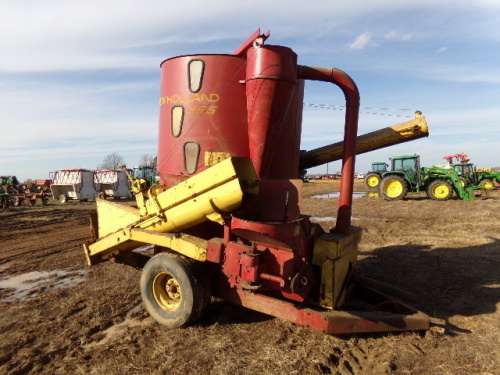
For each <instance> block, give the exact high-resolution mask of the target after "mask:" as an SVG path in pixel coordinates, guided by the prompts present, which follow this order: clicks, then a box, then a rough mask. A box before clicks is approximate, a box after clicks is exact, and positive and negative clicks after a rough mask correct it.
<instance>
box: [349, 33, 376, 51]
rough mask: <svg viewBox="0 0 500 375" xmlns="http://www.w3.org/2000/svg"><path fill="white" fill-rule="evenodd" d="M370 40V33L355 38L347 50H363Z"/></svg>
mask: <svg viewBox="0 0 500 375" xmlns="http://www.w3.org/2000/svg"><path fill="white" fill-rule="evenodd" d="M371 39H372V34H371V33H364V34H361V35H359V36H358V37H356V39H355V40H354V42H352V43H351V44H349V50H350V51H352V50H361V49H365V48H366V46H367V45H368V43H370V40H371Z"/></svg>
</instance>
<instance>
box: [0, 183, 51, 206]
mask: <svg viewBox="0 0 500 375" xmlns="http://www.w3.org/2000/svg"><path fill="white" fill-rule="evenodd" d="M48 189H49V187H48V183H47V181H46V180H36V181H33V180H28V181H26V183H23V184H21V183H19V181H18V180H17V178H16V176H0V195H1V205H2V208H7V207H8V206H10V205H13V206H20V205H22V204H24V203H26V204H27V205H29V206H34V205H35V204H36V202H37V200H40V201H41V203H42V205H46V204H47V202H48V200H49V192H48Z"/></svg>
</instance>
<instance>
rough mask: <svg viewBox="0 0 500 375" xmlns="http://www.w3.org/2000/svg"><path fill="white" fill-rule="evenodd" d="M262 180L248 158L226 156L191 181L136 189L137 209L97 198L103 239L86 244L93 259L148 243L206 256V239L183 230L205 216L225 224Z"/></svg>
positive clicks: (100, 234) (94, 260) (252, 194)
mask: <svg viewBox="0 0 500 375" xmlns="http://www.w3.org/2000/svg"><path fill="white" fill-rule="evenodd" d="M258 189H259V187H258V179H257V175H256V173H255V169H254V167H253V164H252V162H251V160H250V159H249V158H240V157H233V158H229V159H226V160H224V161H222V162H220V163H218V164H215V165H214V166H212V167H210V168H208V169H207V170H205V171H203V172H201V173H199V174H197V175H195V176H193V177H191V178H189V179H188V180H186V181H184V182H182V183H180V184H178V185H176V186H174V187H172V188H170V189H168V190H166V191H163V192H159V190H160V188H159V187H154V188H152V189H150V190H149V192H148V197H149V198H145V196H144V195H143V194H142V193H139V194H136V199H137V205H138V208H134V207H130V206H126V205H123V204H118V203H114V202H110V201H106V200H98V201H97V223H98V236H99V238H98V239H95V240H93V241H90V242H88V243H86V244H85V245H84V248H85V253H86V256H87V259H88V262H89V264H93V263H96V262H98V261H100V260H102V259H105V258H106V257H109V256H110V255H112V254H114V253H116V252H120V251H131V250H133V249H134V248H137V247H139V246H142V245H143V244H144V243H147V244H153V245H159V246H164V247H168V248H171V249H173V250H175V251H177V252H179V253H181V254H184V255H186V256H188V257H190V258H193V259H197V260H204V259H205V257H206V250H205V249H206V246H207V244H206V241H204V240H202V239H198V238H196V237H193V236H188V235H185V234H180V233H179V232H180V231H182V230H184V229H187V228H190V227H192V226H194V225H197V224H200V223H202V222H204V221H206V220H213V221H216V222H218V223H220V224H223V223H224V218H223V216H225V215H226V214H228V213H230V212H233V211H235V210H237V209H238V208H239V207H240V206H241V204H242V202H243V201H244V199H245V198H246V197H247V198H248V197H255V196H256V195H257V193H258Z"/></svg>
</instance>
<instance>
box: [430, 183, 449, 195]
mask: <svg viewBox="0 0 500 375" xmlns="http://www.w3.org/2000/svg"><path fill="white" fill-rule="evenodd" d="M432 194H433V195H434V196H435V197H436V198H446V197H447V196H448V195H449V194H450V188H449V187H448V185H445V184H437V185H436V186H434V188H433V189H432Z"/></svg>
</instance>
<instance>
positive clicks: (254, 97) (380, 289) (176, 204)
mask: <svg viewBox="0 0 500 375" xmlns="http://www.w3.org/2000/svg"><path fill="white" fill-rule="evenodd" d="M268 36H269V33H267V34H261V33H260V30H259V31H257V32H256V33H254V34H253V35H252V36H251V37H250V38H249V39H248V40H247V41H246V42H245V43H244V44H243V45H242V46H241V47H239V48H238V49H237V50H236V51H235V52H234V53H233V54H227V55H214V54H207V55H189V56H180V57H174V58H170V59H168V60H165V61H164V62H163V63H162V64H161V74H162V77H161V97H160V136H159V149H158V172H159V174H160V177H161V182H162V184H163V185H157V186H152V187H150V188H149V189H147V190H146V189H144V190H142V191H141V189H140V187H141V185H140V184H137V185H136V184H134V187H133V189H134V188H136V191H137V190H138V191H137V194H136V195H135V198H136V201H137V207H131V206H128V205H124V204H119V203H117V202H112V201H106V200H101V199H98V200H97V201H96V203H97V211H96V212H95V213H94V214H92V215H91V223H92V232H93V238H92V239H90V240H89V241H87V242H86V243H85V244H84V246H83V247H84V251H85V256H86V258H87V262H88V264H89V265H93V264H96V263H99V262H102V261H106V260H115V261H119V262H122V263H126V264H129V265H132V266H135V267H139V268H143V270H142V276H141V281H140V289H141V295H142V299H143V302H144V304H145V306H146V309H147V310H148V312H149V313H150V314H151V316H152V317H153V318H154V319H155V320H157V321H158V322H159V323H161V324H164V325H166V326H168V327H172V328H177V327H184V326H186V325H189V324H190V323H192V322H194V321H195V320H196V319H197V318H198V317H199V315H200V313H201V312H202V310H203V309H204V308H205V307H206V306H207V304H208V303H209V302H210V297H211V296H216V297H219V298H222V299H223V300H225V301H228V302H232V303H234V304H237V305H241V306H245V307H248V308H251V309H254V310H257V311H260V312H263V313H266V314H269V315H273V316H276V317H280V318H283V319H286V320H289V321H291V322H294V323H297V324H300V325H304V326H306V327H310V328H311V329H314V330H317V331H320V332H324V333H329V334H332V333H354V332H375V331H402V330H427V329H429V328H430V327H431V325H432V323H434V321H433V320H432V319H431V318H430V317H429V316H427V315H426V314H424V313H422V312H420V311H417V310H416V309H414V308H413V307H411V306H410V305H409V304H408V303H407V301H404V300H405V299H411V297H410V296H409V295H408V293H406V292H403V291H400V290H399V289H397V288H395V287H392V286H388V285H386V284H382V283H379V282H376V281H374V280H370V279H366V278H364V277H362V276H361V275H359V274H358V273H357V271H356V263H357V253H358V250H357V248H358V242H359V241H360V239H361V232H362V230H361V228H359V227H355V226H352V225H351V210H352V192H353V177H354V166H355V163H354V160H355V155H356V140H357V139H356V136H357V134H356V133H357V123H358V111H359V93H358V90H357V87H356V85H355V83H354V82H353V80H352V79H351V78H350V77H349V76H348V75H347V74H346V73H344V72H342V71H340V70H338V69H334V68H317V67H309V66H301V65H298V64H297V55H296V54H295V53H294V52H293V51H292V50H291V49H289V48H287V47H283V46H273V45H265V40H266V39H267V38H268ZM304 80H316V81H324V82H328V83H332V84H334V85H336V86H338V87H339V88H340V89H341V90H342V91H343V93H344V96H345V99H346V104H347V105H346V108H347V110H346V116H345V124H344V140H343V143H342V144H341V145H340V146H341V150H343V152H342V153H341V157H342V164H343V167H342V180H341V185H340V197H339V207H338V214H337V222H336V226H335V228H332V229H331V230H330V231H328V232H325V231H324V230H323V229H322V228H321V226H319V225H317V224H314V223H312V222H311V221H310V219H309V217H308V216H305V215H302V214H301V213H300V196H301V187H302V181H301V180H300V178H299V177H300V167H299V165H301V164H302V165H305V164H310V165H311V166H313V165H315V164H314V163H311V162H310V161H309V162H308V163H305V160H304V159H302V158H301V153H300V148H299V145H300V134H301V114H302V106H303V89H304ZM214 134H216V135H217V136H214ZM309 155H311V154H309ZM319 164H321V162H320V163H318V164H316V165H319ZM145 244H152V245H154V255H153V256H151V257H150V256H147V255H145V254H143V253H141V252H134V250H135V249H137V248H139V247H141V246H144V245H145ZM356 299H358V300H359V299H361V300H363V305H364V306H367V305H368V303H371V304H370V305H369V306H370V307H369V308H368V309H356V308H355V306H356V304H355V303H353V301H355V300H356ZM358 306H359V304H358ZM439 323H442V322H439Z"/></svg>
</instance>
